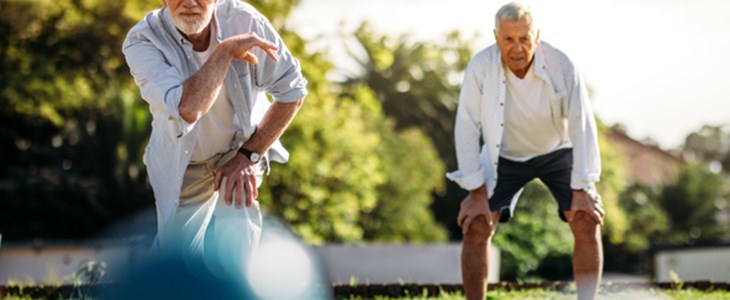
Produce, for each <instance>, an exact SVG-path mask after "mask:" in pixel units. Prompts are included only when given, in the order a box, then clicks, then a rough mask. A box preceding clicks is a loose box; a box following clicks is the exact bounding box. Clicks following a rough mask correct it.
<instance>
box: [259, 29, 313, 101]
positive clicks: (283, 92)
mask: <svg viewBox="0 0 730 300" xmlns="http://www.w3.org/2000/svg"><path fill="white" fill-rule="evenodd" d="M255 22H256V23H255V24H254V25H255V26H254V28H255V30H256V31H257V34H259V35H260V36H261V37H262V38H263V39H266V40H268V41H271V42H272V43H274V44H275V45H276V46H277V47H278V48H279V49H278V50H277V54H278V56H279V61H274V60H273V59H272V58H271V57H269V56H268V55H267V54H266V52H264V51H263V50H261V49H259V48H255V49H254V50H253V51H254V54H255V55H256V56H257V57H258V58H259V63H258V64H257V65H256V66H255V76H256V78H255V81H256V86H257V87H258V88H259V89H262V90H265V91H266V92H267V93H268V94H270V95H271V97H272V98H273V100H274V101H276V102H294V101H296V100H299V99H302V98H304V97H305V96H306V95H307V88H306V87H307V80H306V79H305V78H304V76H303V75H302V71H301V66H300V64H299V61H298V60H297V59H296V58H295V57H294V56H292V54H291V53H290V52H289V49H288V48H287V47H286V45H285V44H284V42H283V41H282V39H281V37H280V36H279V34H278V33H277V32H276V30H274V28H273V27H272V25H271V23H270V22H269V21H268V20H267V19H266V18H265V17H263V16H261V17H259V18H256V20H255Z"/></svg>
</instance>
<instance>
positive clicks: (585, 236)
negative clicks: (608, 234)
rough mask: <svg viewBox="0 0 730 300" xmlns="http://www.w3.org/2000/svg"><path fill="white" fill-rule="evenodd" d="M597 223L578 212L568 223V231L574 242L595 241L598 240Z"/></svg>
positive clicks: (586, 214) (584, 213) (588, 216)
mask: <svg viewBox="0 0 730 300" xmlns="http://www.w3.org/2000/svg"><path fill="white" fill-rule="evenodd" d="M599 226H600V225H598V223H596V221H595V220H594V219H593V218H592V217H591V216H590V215H588V213H586V212H584V211H578V212H576V213H575V215H574V216H573V219H572V220H571V221H570V229H571V231H573V236H574V237H575V239H576V240H595V239H597V238H599V236H598V232H599V228H600V227H599Z"/></svg>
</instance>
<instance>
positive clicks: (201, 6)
mask: <svg viewBox="0 0 730 300" xmlns="http://www.w3.org/2000/svg"><path fill="white" fill-rule="evenodd" d="M217 2H218V0H163V1H162V3H163V5H165V6H167V8H168V9H170V13H171V14H172V20H173V21H174V22H175V27H177V29H179V30H180V31H182V32H183V33H184V34H186V35H194V34H200V33H201V32H203V30H204V29H205V28H206V27H208V24H210V20H212V19H213V11H214V10H215V5H216V3H217Z"/></svg>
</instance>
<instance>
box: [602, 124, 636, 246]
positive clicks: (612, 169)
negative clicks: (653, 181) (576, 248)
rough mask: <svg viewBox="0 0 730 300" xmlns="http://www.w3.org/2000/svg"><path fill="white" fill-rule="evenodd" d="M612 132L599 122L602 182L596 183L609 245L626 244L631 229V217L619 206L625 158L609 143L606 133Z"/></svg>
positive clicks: (624, 174) (623, 186)
mask: <svg viewBox="0 0 730 300" xmlns="http://www.w3.org/2000/svg"><path fill="white" fill-rule="evenodd" d="M608 130H610V129H609V128H608V127H606V126H605V125H604V124H603V123H602V122H600V120H599V121H598V132H599V135H598V144H599V146H600V151H601V180H600V181H599V182H597V183H596V189H597V190H598V193H599V194H600V195H601V198H602V199H603V206H604V209H605V210H606V217H605V219H604V226H603V227H602V234H603V238H604V240H605V241H606V242H608V243H609V244H619V243H622V242H624V237H625V236H626V233H627V231H628V229H629V216H628V215H627V211H625V210H624V209H623V208H622V207H621V206H620V205H619V195H621V193H622V192H623V191H624V190H625V189H626V187H625V186H626V182H627V180H626V170H624V167H623V166H624V163H623V158H622V157H621V154H620V152H619V149H617V148H616V145H613V144H611V143H608V142H607V140H606V132H608Z"/></svg>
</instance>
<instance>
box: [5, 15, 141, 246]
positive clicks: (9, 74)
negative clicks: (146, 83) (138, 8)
mask: <svg viewBox="0 0 730 300" xmlns="http://www.w3.org/2000/svg"><path fill="white" fill-rule="evenodd" d="M127 4H128V2H114V3H106V2H103V1H2V2H0V8H1V9H2V11H3V14H2V16H0V57H1V58H0V59H2V65H3V68H2V69H1V70H0V104H1V105H0V118H2V119H3V121H4V122H3V123H2V124H1V125H0V139H2V140H4V141H7V142H6V143H2V145H0V148H1V149H2V153H5V154H6V155H7V157H6V162H7V164H6V167H5V168H3V169H2V171H0V172H1V173H0V176H2V181H3V182H4V183H5V186H8V187H9V188H7V189H3V190H0V194H1V195H2V196H1V197H2V198H3V199H7V201H5V202H4V203H3V206H4V207H5V209H0V228H2V229H3V231H4V232H5V233H7V237H8V238H11V239H17V238H20V237H21V236H23V235H25V237H26V238H27V237H28V235H35V236H66V237H69V236H80V235H86V234H89V233H91V232H93V231H94V230H98V229H99V227H100V226H102V225H104V224H108V223H109V222H111V221H112V220H113V219H114V218H116V217H119V216H123V215H125V214H127V213H130V212H131V211H133V210H134V209H137V208H139V207H140V206H142V205H144V204H145V203H146V204H149V203H151V197H150V196H151V195H150V192H149V190H148V188H147V187H146V186H145V176H144V171H143V168H141V164H142V163H141V156H142V149H143V145H144V143H145V141H146V139H147V136H148V133H149V128H148V125H147V124H148V123H149V117H148V113H147V112H146V107H145V106H143V105H141V102H140V101H139V100H138V97H137V96H136V95H137V91H136V87H135V86H134V84H133V83H132V80H131V78H130V76H129V71H128V70H127V68H126V65H125V64H124V61H123V58H122V55H121V49H120V45H121V42H122V40H123V38H124V35H125V34H126V30H127V29H128V28H129V27H131V25H132V24H133V23H134V21H133V20H131V19H129V17H127V13H128V10H127V6H126V5H127ZM17 224H32V225H31V226H17Z"/></svg>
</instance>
